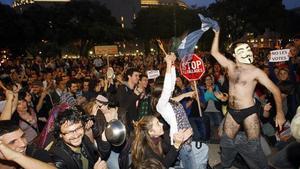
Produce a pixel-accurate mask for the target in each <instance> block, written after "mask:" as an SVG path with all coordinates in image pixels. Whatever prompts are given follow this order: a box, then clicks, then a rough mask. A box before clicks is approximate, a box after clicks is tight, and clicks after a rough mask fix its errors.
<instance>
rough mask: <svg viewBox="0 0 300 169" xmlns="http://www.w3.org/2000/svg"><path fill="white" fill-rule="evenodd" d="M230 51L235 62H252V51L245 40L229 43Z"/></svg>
mask: <svg viewBox="0 0 300 169" xmlns="http://www.w3.org/2000/svg"><path fill="white" fill-rule="evenodd" d="M230 48H231V53H232V55H233V56H234V57H235V60H236V62H239V63H245V64H251V63H253V60H254V59H253V52H252V50H251V47H250V46H249V44H248V43H246V42H235V43H233V44H232V45H231V47H230Z"/></svg>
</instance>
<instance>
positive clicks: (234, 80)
mask: <svg viewBox="0 0 300 169" xmlns="http://www.w3.org/2000/svg"><path fill="white" fill-rule="evenodd" d="M256 69H257V68H256V67H255V66H253V65H245V66H243V67H242V66H234V67H233V68H229V69H228V75H229V102H228V104H229V107H230V108H232V109H244V108H248V107H251V106H253V105H254V101H253V93H254V89H255V86H256V84H257V80H256V75H255V70H256Z"/></svg>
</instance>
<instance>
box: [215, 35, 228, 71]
mask: <svg viewBox="0 0 300 169" xmlns="http://www.w3.org/2000/svg"><path fill="white" fill-rule="evenodd" d="M214 32H215V37H214V40H213V43H212V47H211V55H212V56H213V57H214V58H215V59H216V60H217V61H218V62H219V63H220V65H221V66H222V67H225V68H227V67H228V66H229V65H230V64H231V61H230V60H228V59H227V58H226V57H225V56H224V55H222V54H221V53H220V52H219V39H220V37H219V36H220V32H219V31H215V30H214Z"/></svg>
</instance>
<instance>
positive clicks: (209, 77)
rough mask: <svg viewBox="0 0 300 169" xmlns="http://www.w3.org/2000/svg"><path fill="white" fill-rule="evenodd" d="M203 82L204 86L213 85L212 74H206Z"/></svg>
mask: <svg viewBox="0 0 300 169" xmlns="http://www.w3.org/2000/svg"><path fill="white" fill-rule="evenodd" d="M204 84H205V86H206V87H211V86H213V85H214V75H212V74H208V75H206V76H205V77H204Z"/></svg>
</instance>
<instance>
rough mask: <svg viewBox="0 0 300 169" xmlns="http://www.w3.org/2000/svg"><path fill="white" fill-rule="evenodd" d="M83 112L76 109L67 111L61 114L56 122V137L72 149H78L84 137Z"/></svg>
mask: <svg viewBox="0 0 300 169" xmlns="http://www.w3.org/2000/svg"><path fill="white" fill-rule="evenodd" d="M81 114H82V113H81V112H79V111H77V110H74V109H66V110H65V111H64V112H62V113H59V115H58V116H57V118H56V120H55V125H54V136H55V137H56V139H62V140H63V142H64V143H65V144H66V145H68V146H69V147H71V148H78V147H80V145H81V143H82V138H83V136H84V122H83V121H82V116H81Z"/></svg>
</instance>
